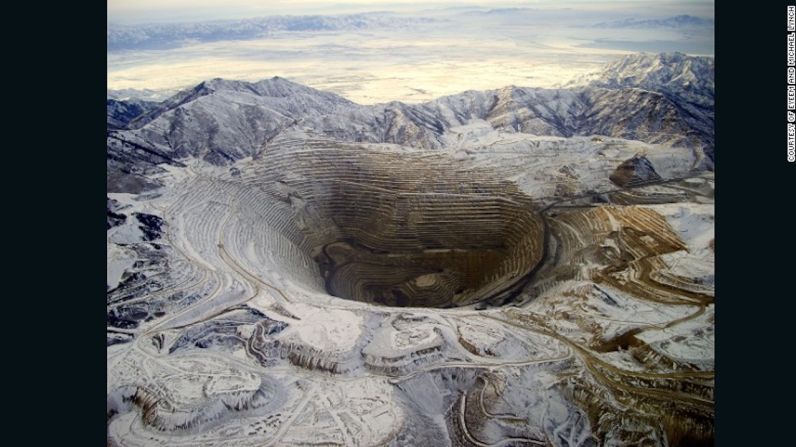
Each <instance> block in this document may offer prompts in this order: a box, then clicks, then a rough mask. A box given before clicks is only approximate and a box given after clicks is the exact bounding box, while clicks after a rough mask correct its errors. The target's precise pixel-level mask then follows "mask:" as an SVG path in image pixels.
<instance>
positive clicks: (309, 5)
mask: <svg viewBox="0 0 796 447" xmlns="http://www.w3.org/2000/svg"><path fill="white" fill-rule="evenodd" d="M466 6H481V7H484V8H501V7H531V8H568V7H572V8H587V9H591V10H593V9H608V10H639V11H641V10H642V9H646V8H650V7H652V8H654V9H655V10H656V11H660V12H666V11H667V10H669V12H672V13H674V12H676V11H677V10H678V9H689V10H692V11H698V12H699V15H700V16H706V17H711V18H712V17H713V1H710V0H681V1H668V2H667V1H659V0H614V1H601V0H497V1H495V0H459V1H449V0H427V1H418V0H342V1H341V0H327V1H319V0H266V1H263V0H223V1H222V0H108V20H109V21H112V22H116V23H146V22H167V21H192V20H210V19H214V18H215V19H232V18H245V17H254V16H264V15H277V14H285V15H288V14H290V15H301V14H345V13H356V12H366V11H377V10H390V11H408V10H415V11H417V10H423V9H441V8H456V7H466Z"/></svg>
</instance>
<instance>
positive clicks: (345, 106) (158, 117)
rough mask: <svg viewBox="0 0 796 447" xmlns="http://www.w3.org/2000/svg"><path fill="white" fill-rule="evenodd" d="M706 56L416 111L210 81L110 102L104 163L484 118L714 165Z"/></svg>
mask: <svg viewBox="0 0 796 447" xmlns="http://www.w3.org/2000/svg"><path fill="white" fill-rule="evenodd" d="M713 95H714V93H713V60H712V59H711V58H706V57H693V56H687V55H684V54H679V53H675V54H660V55H646V54H642V55H632V56H628V57H625V58H623V59H621V60H619V61H617V62H615V63H612V64H609V65H608V66H606V67H605V68H604V69H603V70H601V71H600V72H598V73H595V74H593V75H590V76H588V77H585V78H583V79H580V80H579V81H578V82H577V83H573V84H571V85H568V86H567V88H561V89H539V88H523V87H514V86H511V87H505V88H502V89H497V90H487V91H467V92H463V93H460V94H457V95H452V96H447V97H442V98H439V99H436V100H434V101H430V102H426V103H422V104H404V103H401V102H391V103H386V104H376V105H367V106H366V105H359V104H356V103H353V102H351V101H349V100H347V99H345V98H342V97H340V96H338V95H335V94H333V93H328V92H323V91H319V90H316V89H313V88H310V87H306V86H303V85H300V84H297V83H294V82H291V81H289V80H287V79H283V78H279V77H275V78H272V79H266V80H263V81H260V82H254V83H250V82H243V81H231V80H223V79H212V80H209V81H205V82H202V83H201V84H199V85H197V86H196V87H194V88H192V89H189V90H185V91H182V92H180V93H178V94H176V95H174V96H172V97H171V98H169V99H167V100H165V101H163V102H161V103H159V104H154V105H153V104H151V103H144V102H124V101H112V100H109V102H108V123H109V134H108V157H109V159H110V160H111V162H110V164H111V165H112V166H115V168H119V169H121V170H122V171H125V172H134V171H135V169H130V168H129V167H127V166H128V165H135V166H136V167H137V169H143V170H146V169H148V168H151V167H152V166H154V165H157V164H159V163H164V162H165V163H179V160H182V159H185V158H187V157H195V158H200V159H203V160H205V161H206V162H209V163H211V164H214V165H226V164H232V163H234V162H235V161H236V160H240V159H242V158H245V157H249V156H257V154H259V153H260V152H261V151H262V150H263V149H264V148H265V146H266V145H267V142H268V141H269V140H271V139H272V138H274V137H275V136H276V135H278V134H279V133H281V132H283V131H286V130H288V129H296V130H301V131H302V132H305V133H307V134H310V135H316V136H324V137H327V138H334V139H336V140H339V141H345V142H371V143H395V144H401V145H407V146H413V147H419V148H427V149H438V148H441V147H443V146H444V144H445V143H444V141H445V138H444V135H445V134H446V132H447V131H448V130H449V129H451V128H452V127H456V126H461V125H465V124H467V123H469V122H471V121H473V120H484V121H486V122H488V123H489V124H490V125H491V126H492V127H493V128H494V129H497V130H501V131H508V132H521V133H528V134H534V135H550V136H563V137H570V136H578V135H585V136H588V135H604V136H610V137H620V138H624V139H631V140H640V141H644V142H647V143H658V144H668V145H675V146H683V147H688V148H694V149H700V150H701V151H703V152H704V153H705V154H706V156H707V159H708V164H710V162H711V160H712V157H713Z"/></svg>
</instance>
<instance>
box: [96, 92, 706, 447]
mask: <svg viewBox="0 0 796 447" xmlns="http://www.w3.org/2000/svg"><path fill="white" fill-rule="evenodd" d="M280 82H281V81H280ZM239 86H240V85H239V84H236V88H238V87H239ZM259 88H261V86H257V87H256V88H255V87H253V90H252V91H254V90H257V89H259ZM258 91H259V90H258ZM258 94H259V95H261V93H258ZM224 95H227V94H226V93H223V92H222V93H218V92H216V93H213V94H210V95H209V96H208V97H199V98H188V99H185V98H182V99H181V101H183V102H182V103H180V104H181V105H177V106H174V105H173V104H172V105H170V106H169V107H176V109H174V110H182V112H179V113H177V112H174V111H171V112H167V113H164V114H162V115H160V117H159V118H158V117H155V115H154V114H153V115H152V116H149V117H146V119H141V120H142V122H143V124H141V123H139V124H138V125H137V126H138V127H136V128H133V127H130V128H128V129H122V130H114V131H112V132H111V135H109V148H113V151H115V150H117V149H116V148H119V147H127V148H131V149H130V150H131V151H134V152H126V153H124V154H127V155H124V154H122V153H121V152H120V153H119V154H121V155H118V154H117V153H116V152H113V151H111V152H109V153H112V154H115V155H113V157H112V158H113V159H112V160H111V161H110V162H109V163H110V165H109V166H111V167H112V168H113V169H112V172H111V173H109V179H110V178H111V177H113V178H114V179H121V178H123V179H125V180H124V182H123V183H124V184H125V185H128V187H129V188H130V189H129V190H128V191H119V190H116V191H113V192H109V194H108V225H107V228H108V302H107V305H108V413H107V414H108V444H109V445H113V446H154V445H169V446H179V445H182V446H220V445H241V446H265V445H345V446H349V445H361V446H376V445H391V446H406V445H435V446H436V445H452V446H460V445H461V446H471V445H472V446H498V445H503V446H507V445H518V446H519V445H556V446H581V445H583V446H589V445H634V446H636V445H641V446H659V445H670V446H673V445H711V444H712V441H713V376H714V373H713V367H714V361H713V327H714V322H713V321H714V301H713V290H714V285H713V263H714V253H713V250H714V240H713V215H714V213H713V184H714V182H713V173H712V172H711V171H709V170H706V169H705V166H706V163H705V158H704V154H703V153H701V152H700V151H699V150H695V149H694V148H693V147H686V146H683V145H680V144H679V143H680V142H682V141H685V140H684V139H682V138H676V139H674V140H672V141H668V142H663V143H661V142H659V141H658V140H657V138H659V136H656V137H655V141H647V142H645V141H644V140H643V138H642V137H641V136H639V135H641V134H639V135H637V136H639V138H638V139H625V138H622V137H618V136H609V135H598V134H594V135H569V136H561V135H552V136H550V135H547V136H545V135H539V134H534V133H533V132H530V131H527V132H526V131H517V130H516V129H514V128H512V126H509V127H508V128H502V127H500V126H499V125H497V124H495V123H496V122H498V121H499V120H492V121H489V120H486V119H481V118H477V117H470V118H468V119H467V122H466V123H460V124H455V123H450V122H449V123H447V124H445V126H442V127H440V128H435V129H436V130H433V131H434V132H439V135H437V136H436V137H435V138H436V140H435V141H436V143H435V145H434V147H427V145H425V144H423V143H422V142H421V143H418V141H420V140H418V138H421V137H422V138H426V135H427V134H426V133H424V132H426V131H423V132H414V133H412V129H413V128H412V127H411V126H409V125H408V124H406V123H405V125H404V127H403V128H402V129H403V130H402V131H401V132H403V133H400V132H399V133H395V134H394V135H399V136H400V138H399V137H396V138H398V140H400V141H398V142H396V141H383V142H373V141H370V138H358V137H357V135H359V134H358V133H357V130H356V129H353V130H351V132H350V133H349V134H347V135H342V134H338V133H329V132H325V131H322V130H321V131H319V130H318V129H319V127H318V123H321V124H323V125H322V126H321V127H320V129H328V128H329V123H328V122H327V118H324V117H310V118H311V119H310V118H307V121H301V120H296V121H295V122H291V121H289V120H287V119H285V123H287V124H286V126H287V127H284V128H282V129H281V130H279V132H274V133H273V134H268V138H267V139H266V140H264V141H263V142H262V143H258V144H257V145H256V150H253V151H252V152H251V153H250V154H249V155H246V156H235V155H232V154H233V153H232V152H228V154H229V156H230V157H231V158H232V160H229V161H228V162H208V158H207V157H201V156H194V155H190V154H183V155H180V156H178V155H177V154H176V153H173V154H171V155H169V154H166V152H164V150H163V149H162V148H159V147H158V146H146V143H145V141H155V140H157V138H161V137H157V138H156V137H155V136H153V135H155V134H156V133H157V132H161V133H163V132H171V133H170V134H169V133H163V135H167V136H163V137H162V139H163V141H167V140H168V141H171V142H172V144H176V143H174V142H175V141H177V139H178V138H184V137H185V135H182V136H181V135H179V134H177V133H175V132H176V131H175V129H177V130H179V131H180V132H188V130H185V129H190V126H191V124H190V123H191V122H192V121H191V120H195V119H198V118H197V117H199V116H200V115H197V113H198V112H197V111H196V110H195V109H190V107H193V108H197V107H200V105H201V107H209V106H208V105H207V104H208V102H207V101H216V102H217V103H218V104H230V103H234V104H239V105H237V106H235V107H236V110H240V111H241V112H240V113H247V114H249V115H251V114H252V113H254V112H252V109H251V107H254V106H252V104H253V102H255V101H258V100H259V99H257V98H256V97H254V96H252V97H250V96H241V94H240V93H239V92H237V91H236V93H235V94H234V95H231V94H230V95H227V96H224ZM245 95H249V93H246V94H245ZM242 98H243V99H242ZM252 98H254V99H252ZM318 98H326V99H328V98H327V97H325V96H318ZM316 99H317V98H316ZM326 99H324V100H326ZM202 101H204V102H202ZM236 101H237V102H236ZM317 101H321V99H317ZM449 101H450V102H451V103H453V100H452V99H449ZM202 104H204V105H202ZM240 104H242V105H240ZM313 104H315V105H314V106H313V107H315V108H317V104H316V103H313ZM163 107H166V106H163ZM271 107H272V109H275V107H276V106H271ZM291 107H294V106H291ZM295 107H298V106H295ZM335 107H337V106H335ZM345 107H349V106H345ZM125 110H126V109H125ZM203 110H204V109H203ZM206 110H211V109H206ZM206 110H205V111H203V112H202V113H206ZM247 110H248V111H247ZM257 110H265V109H257ZM269 110H271V109H269ZM335 110H336V111H335V115H334V116H339V114H340V113H341V112H340V110H338V109H335ZM346 110H348V109H346ZM152 113H154V112H152ZM158 113H162V111H161V112H158ZM257 113H261V112H257ZM280 113H283V112H280ZM284 113H288V112H287V111H284ZM348 113H349V114H351V115H356V113H360V112H356V113H355V112H350V111H349V112H348ZM362 113H364V112H362ZM440 113H441V114H442V115H445V114H444V113H442V112H440ZM528 113H530V112H528ZM164 116H165V117H167V118H169V119H175V120H176V119H177V118H176V117H177V116H179V123H177V122H176V121H171V124H170V125H169V124H168V123H164V122H161V120H163V119H164V118H163V117H164ZM201 116H206V115H201ZM357 116H359V115H357ZM360 118H361V119H360V121H363V120H365V118H362V117H361V116H360ZM526 118H527V116H526ZM203 119H204V118H203ZM280 119H281V118H280ZM329 119H331V118H329ZM358 119H359V118H358ZM418 119H419V118H418ZM423 119H426V118H423ZM528 119H531V118H528ZM360 121H358V122H360ZM506 121H507V122H512V120H510V119H507V120H506ZM269 122H270V121H269ZM120 123H121V122H120ZM414 123H415V124H417V121H414ZM393 124H395V123H393ZM454 124H455V125H454ZM526 124H527V122H526ZM537 124H538V123H537ZM120 125H125V124H124V123H121V124H120ZM230 126H232V124H230ZM352 126H354V127H356V126H355V125H352ZM334 127H336V128H338V129H339V128H342V127H345V126H344V125H341V124H339V123H337V124H334ZM531 127H532V126H531ZM531 127H528V126H526V128H528V129H530V128H531ZM180 129H182V130H180ZM203 129H211V130H212V132H215V133H216V135H217V136H218V135H221V134H223V133H224V132H225V131H226V130H225V128H224V126H219V127H216V128H213V127H207V126H203ZM429 129H430V128H429ZM427 130H428V129H427ZM431 131H432V130H428V132H431ZM388 133H389V132H388V130H385V133H384V134H385V135H387V134H388ZM142 135H146V140H145V139H144V138H143V137H142ZM192 135H193V136H191V137H190V138H192V139H194V140H192V141H194V142H195V144H196V145H199V144H200V143H197V142H198V141H200V140H199V138H201V137H200V136H197V135H198V134H192ZM216 138H218V137H216ZM357 140H360V141H357ZM385 140H387V138H385ZM214 141H216V142H217V143H218V141H219V140H214ZM401 141H403V143H402V142H401ZM120 142H122V143H120ZM219 144H220V143H219ZM134 145H139V146H140V147H136V146H134ZM164 147H165V146H164ZM191 147H194V148H195V147H199V146H191ZM202 147H204V146H202ZM236 147H238V146H236ZM141 148H146V150H144V149H141ZM110 150H111V149H109V151H110ZM175 150H176V149H175ZM180 150H182V149H180ZM153 151H156V152H157V154H159V155H153ZM208 153H209V152H208ZM142 154H144V155H142ZM122 155H124V156H122ZM127 156H129V157H132V158H135V157H143V156H145V157H149V158H147V160H148V161H147V162H146V163H141V162H135V163H132V164H130V163H129V160H127V161H125V160H126V159H125V158H124V157H127ZM164 157H165V158H164ZM132 158H131V159H132ZM166 158H168V159H169V160H170V161H169V160H167V159H166ZM210 160H216V159H215V158H210ZM116 163H127V164H125V165H124V166H126V168H125V170H118V171H117V170H116V168H115V166H117V165H116ZM109 181H110V180H109ZM119 185H121V183H118V184H117V186H119ZM119 188H120V189H124V188H122V187H121V186H119Z"/></svg>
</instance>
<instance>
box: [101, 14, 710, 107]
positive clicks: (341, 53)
mask: <svg viewBox="0 0 796 447" xmlns="http://www.w3.org/2000/svg"><path fill="white" fill-rule="evenodd" d="M499 7H515V8H521V9H517V10H510V11H494V10H492V9H494V8H499ZM373 11H378V13H376V14H369V15H368V16H367V17H366V18H365V19H360V18H353V19H351V20H348V18H347V17H346V16H345V15H346V14H352V13H360V12H373ZM389 11H393V12H394V13H389ZM316 14H317V15H323V16H327V17H325V18H324V19H323V20H322V21H318V20H314V19H307V18H302V17H300V16H302V15H304V16H306V15H316ZM282 15H289V16H294V17H292V18H289V19H278V18H277V19H274V17H273V16H282ZM682 16H685V17H686V18H685V20H684V21H683V20H681V19H682ZM269 17H270V18H269ZM678 17H679V18H680V19H678ZM254 18H256V19H254ZM240 19H253V21H252V20H246V21H240ZM712 19H713V2H711V1H700V0H691V1H678V0H676V1H666V0H654V1H653V0H624V1H605V2H604V1H587V0H563V1H553V0H540V1H498V2H490V1H487V0H481V1H475V0H473V1H469V0H463V1H457V2H449V1H424V2H418V1H417V0H382V1H372V0H371V1H365V0H345V2H344V3H343V2H340V1H328V2H318V1H314V0H298V1H295V0H290V1H288V0H271V1H265V2H263V1H254V0H227V1H223V2H222V1H221V0H109V3H108V22H109V24H108V48H109V51H108V88H109V89H114V90H121V89H151V90H158V91H161V92H164V93H162V94H166V93H170V92H173V91H174V90H175V89H181V88H186V87H190V86H193V85H196V84H197V83H199V82H201V81H203V80H206V79H211V78H216V77H221V78H225V79H239V80H247V81H257V80H261V79H265V78H269V77H273V76H282V77H285V78H288V79H291V80H293V81H296V82H300V83H303V84H306V85H309V86H311V87H315V88H319V89H323V90H328V91H332V92H335V93H338V94H340V95H342V96H345V97H347V98H349V99H351V100H354V101H356V102H360V103H374V102H386V101H391V100H401V101H406V102H419V101H426V100H430V99H434V98H436V97H438V96H441V95H447V94H454V93H459V92H461V91H464V90H469V89H474V90H485V89H493V88H500V87H504V86H507V85H518V86H523V87H553V86H556V85H560V84H562V83H564V82H566V81H568V80H570V79H572V78H574V77H576V76H578V75H580V74H584V73H586V72H588V71H592V70H595V69H597V68H599V67H600V66H601V65H603V64H605V63H606V62H608V61H611V60H614V59H616V58H618V57H621V56H622V55H624V54H629V53H633V52H639V51H644V52H664V51H681V52H685V53H690V54H702V55H712V54H713V28H714V26H713V22H712ZM219 21H220V22H219ZM628 21H629V23H630V25H628Z"/></svg>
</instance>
